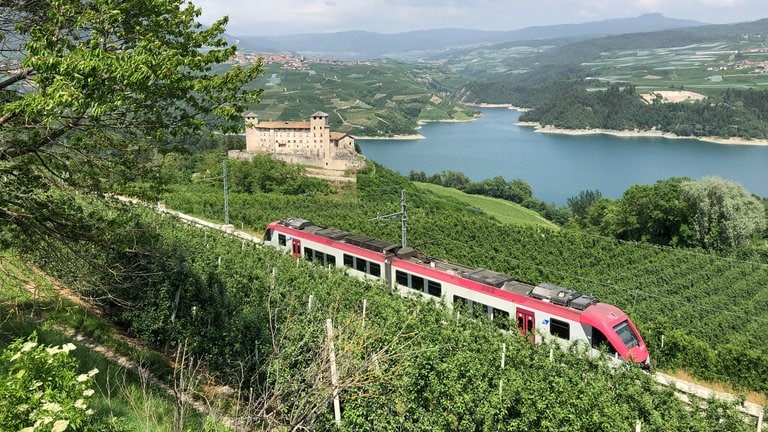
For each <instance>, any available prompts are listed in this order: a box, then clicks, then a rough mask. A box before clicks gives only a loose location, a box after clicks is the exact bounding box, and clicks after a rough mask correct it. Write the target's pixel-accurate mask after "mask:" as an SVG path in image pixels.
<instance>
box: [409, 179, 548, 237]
mask: <svg viewBox="0 0 768 432" xmlns="http://www.w3.org/2000/svg"><path fill="white" fill-rule="evenodd" d="M414 185H416V187H417V188H419V189H422V190H428V191H431V192H434V193H435V194H436V195H440V196H445V197H447V198H450V199H455V200H457V201H459V202H461V203H465V204H466V205H468V206H472V207H476V208H478V209H480V210H482V211H483V212H484V213H485V214H487V215H488V216H491V217H493V218H495V219H497V220H498V221H499V222H501V223H505V224H531V225H537V226H542V227H546V228H550V229H557V225H555V224H554V223H552V222H550V221H548V220H546V219H544V218H543V217H541V215H540V214H538V213H536V212H535V211H533V210H530V209H527V208H525V207H523V206H521V205H520V204H516V203H513V202H510V201H507V200H503V199H499V198H491V197H486V196H482V195H470V194H467V193H464V192H462V191H460V190H458V189H454V188H449V187H445V186H440V185H435V184H431V183H414Z"/></svg>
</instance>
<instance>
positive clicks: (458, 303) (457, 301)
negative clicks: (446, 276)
mask: <svg viewBox="0 0 768 432" xmlns="http://www.w3.org/2000/svg"><path fill="white" fill-rule="evenodd" d="M468 301H469V300H467V299H465V298H464V297H459V296H457V295H455V296H453V307H454V308H460V307H466V306H467V304H468Z"/></svg>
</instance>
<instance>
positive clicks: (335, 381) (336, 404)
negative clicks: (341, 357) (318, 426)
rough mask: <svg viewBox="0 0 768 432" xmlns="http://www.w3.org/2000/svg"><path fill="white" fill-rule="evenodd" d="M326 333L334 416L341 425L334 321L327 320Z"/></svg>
mask: <svg viewBox="0 0 768 432" xmlns="http://www.w3.org/2000/svg"><path fill="white" fill-rule="evenodd" d="M325 332H326V334H327V337H328V360H329V361H330V363H331V385H332V386H333V415H334V418H335V419H336V424H337V425H340V424H341V404H340V402H339V375H338V372H337V371H336V352H335V351H334V349H333V321H331V319H330V318H328V319H327V320H325Z"/></svg>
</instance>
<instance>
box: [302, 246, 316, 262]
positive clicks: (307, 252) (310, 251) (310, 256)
mask: <svg viewBox="0 0 768 432" xmlns="http://www.w3.org/2000/svg"><path fill="white" fill-rule="evenodd" d="M314 256H315V251H314V250H313V249H310V248H308V247H305V248H304V258H306V259H307V261H312V259H314Z"/></svg>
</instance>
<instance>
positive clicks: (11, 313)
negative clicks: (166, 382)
mask: <svg viewBox="0 0 768 432" xmlns="http://www.w3.org/2000/svg"><path fill="white" fill-rule="evenodd" d="M63 292H67V289H66V287H64V286H62V285H61V284H60V283H58V282H57V281H55V280H54V279H52V278H50V277H47V276H46V275H44V274H42V273H41V272H40V271H39V270H38V269H37V268H35V267H33V266H30V265H28V264H26V263H25V262H23V261H22V260H20V259H19V258H18V257H16V256H14V255H13V254H12V253H10V252H8V251H0V307H1V308H2V309H4V310H5V312H6V314H5V316H4V318H3V320H2V321H0V350H2V349H5V347H6V346H8V345H9V344H10V343H11V342H12V341H13V340H15V339H18V338H27V337H28V336H29V335H31V334H32V333H33V332H36V333H37V335H38V340H39V341H40V342H41V343H43V344H45V345H61V344H64V343H68V342H72V343H74V344H75V346H77V349H76V350H75V351H73V353H72V355H73V356H74V357H75V358H76V359H77V362H78V364H79V365H80V366H79V370H78V373H84V372H86V371H88V370H90V369H93V368H94V367H95V368H97V369H98V370H99V373H98V374H97V375H96V377H95V379H96V381H95V388H94V390H96V393H95V394H94V397H93V399H92V405H91V406H92V408H94V409H95V410H96V414H95V415H96V416H97V418H98V419H99V420H101V422H100V424H113V425H114V426H116V427H117V429H116V430H121V431H145V430H157V431H165V430H171V429H172V419H173V418H174V410H175V407H176V401H175V399H174V398H173V397H172V396H170V395H169V394H168V393H167V392H166V391H165V390H164V389H162V388H161V387H158V386H157V385H155V384H153V383H152V382H151V381H149V379H148V375H146V374H137V373H136V372H134V369H133V367H135V366H141V367H142V368H143V369H145V370H148V371H150V373H151V374H153V375H155V376H166V377H168V376H172V370H171V367H170V365H169V363H168V361H167V360H166V359H164V358H163V357H162V356H161V355H159V354H158V353H155V352H153V351H151V350H148V349H146V348H143V347H141V346H140V345H139V344H135V343H131V342H126V340H125V338H121V337H119V333H118V332H117V331H116V330H115V329H114V327H112V326H111V325H110V324H109V323H108V322H106V321H105V320H103V319H102V318H101V317H99V316H98V315H97V314H95V313H94V311H93V309H92V308H90V307H88V306H87V305H85V304H84V303H81V302H77V301H75V300H73V299H72V298H71V297H70V296H68V295H62V293H63ZM75 332H76V333H77V334H79V335H83V336H86V337H87V338H88V339H90V341H89V342H87V343H86V342H85V341H84V339H82V338H81V337H77V338H74V337H72V336H70V335H72V334H73V333H75ZM93 345H96V346H97V349H93V348H92V346H93ZM116 358H122V361H121V363H118V362H117V361H116V360H115V359H116ZM124 364H128V365H129V366H130V367H125V366H123V365H124ZM207 420H208V419H207V417H206V416H205V415H202V414H200V413H198V412H197V411H195V410H194V409H193V408H191V407H187V408H186V411H185V422H184V423H185V430H202V429H203V428H204V425H205V423H206V421H207ZM213 427H216V428H219V426H218V425H214V426H213ZM219 429H220V428H219ZM219 429H217V430H219Z"/></svg>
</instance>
